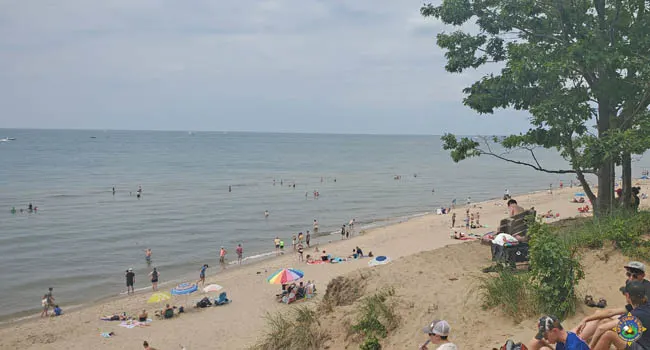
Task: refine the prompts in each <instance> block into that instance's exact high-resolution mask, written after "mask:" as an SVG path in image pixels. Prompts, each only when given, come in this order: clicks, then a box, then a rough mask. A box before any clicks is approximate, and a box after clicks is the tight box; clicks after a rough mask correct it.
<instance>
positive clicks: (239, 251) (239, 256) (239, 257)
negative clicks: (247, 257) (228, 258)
mask: <svg viewBox="0 0 650 350" xmlns="http://www.w3.org/2000/svg"><path fill="white" fill-rule="evenodd" d="M243 255H244V248H242V246H241V243H239V244H237V263H238V264H239V265H241V260H242V256H243Z"/></svg>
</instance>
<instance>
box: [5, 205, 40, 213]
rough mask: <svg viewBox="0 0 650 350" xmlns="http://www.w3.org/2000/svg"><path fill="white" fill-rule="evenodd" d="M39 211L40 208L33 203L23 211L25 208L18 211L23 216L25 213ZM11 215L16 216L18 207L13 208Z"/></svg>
mask: <svg viewBox="0 0 650 350" xmlns="http://www.w3.org/2000/svg"><path fill="white" fill-rule="evenodd" d="M37 211H38V207H36V206H34V205H32V203H29V205H28V206H27V208H26V209H23V208H20V209H18V212H20V213H21V214H22V213H24V212H28V213H34V212H37ZM11 213H12V214H16V207H11Z"/></svg>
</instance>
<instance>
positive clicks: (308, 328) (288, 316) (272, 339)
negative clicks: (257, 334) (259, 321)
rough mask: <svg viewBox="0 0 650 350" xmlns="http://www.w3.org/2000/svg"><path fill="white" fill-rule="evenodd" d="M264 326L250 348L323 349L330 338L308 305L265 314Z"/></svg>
mask: <svg viewBox="0 0 650 350" xmlns="http://www.w3.org/2000/svg"><path fill="white" fill-rule="evenodd" d="M266 326H267V328H266V333H265V334H264V335H263V336H262V339H261V340H259V341H258V343H257V344H255V345H254V346H252V347H251V348H250V349H251V350H280V349H306V350H316V349H324V348H326V346H325V344H326V343H327V342H328V341H329V340H330V335H329V334H328V332H327V330H326V329H322V328H321V327H320V322H319V321H318V317H317V313H316V311H314V310H313V309H311V308H310V307H309V306H298V307H295V308H293V309H291V310H290V311H289V312H286V313H282V312H277V313H274V314H267V315H266Z"/></svg>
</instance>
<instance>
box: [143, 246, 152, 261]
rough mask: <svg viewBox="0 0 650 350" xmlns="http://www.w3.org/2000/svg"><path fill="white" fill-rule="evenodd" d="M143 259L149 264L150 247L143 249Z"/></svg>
mask: <svg viewBox="0 0 650 350" xmlns="http://www.w3.org/2000/svg"><path fill="white" fill-rule="evenodd" d="M144 260H146V261H147V265H149V264H151V248H147V249H145V250H144Z"/></svg>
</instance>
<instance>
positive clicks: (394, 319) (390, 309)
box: [350, 287, 400, 350]
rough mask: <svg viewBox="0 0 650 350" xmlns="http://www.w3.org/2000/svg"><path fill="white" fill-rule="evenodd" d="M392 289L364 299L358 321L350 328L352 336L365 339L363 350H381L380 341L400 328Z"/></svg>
mask: <svg viewBox="0 0 650 350" xmlns="http://www.w3.org/2000/svg"><path fill="white" fill-rule="evenodd" d="M394 296H395V289H394V288H392V287H389V288H386V289H384V290H381V291H379V292H377V293H375V294H373V295H371V296H369V297H366V298H364V299H362V301H361V303H360V304H359V307H358V310H357V313H358V315H357V321H356V322H355V323H354V324H353V325H352V326H351V327H350V335H354V336H357V337H359V338H363V341H362V343H361V346H360V349H361V350H375V349H381V344H380V343H379V339H381V338H386V336H388V333H389V332H390V331H392V330H394V329H396V328H397V327H398V326H399V321H400V318H399V315H398V314H397V313H396V312H395V304H394V302H393V300H391V299H392V297H394Z"/></svg>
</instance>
